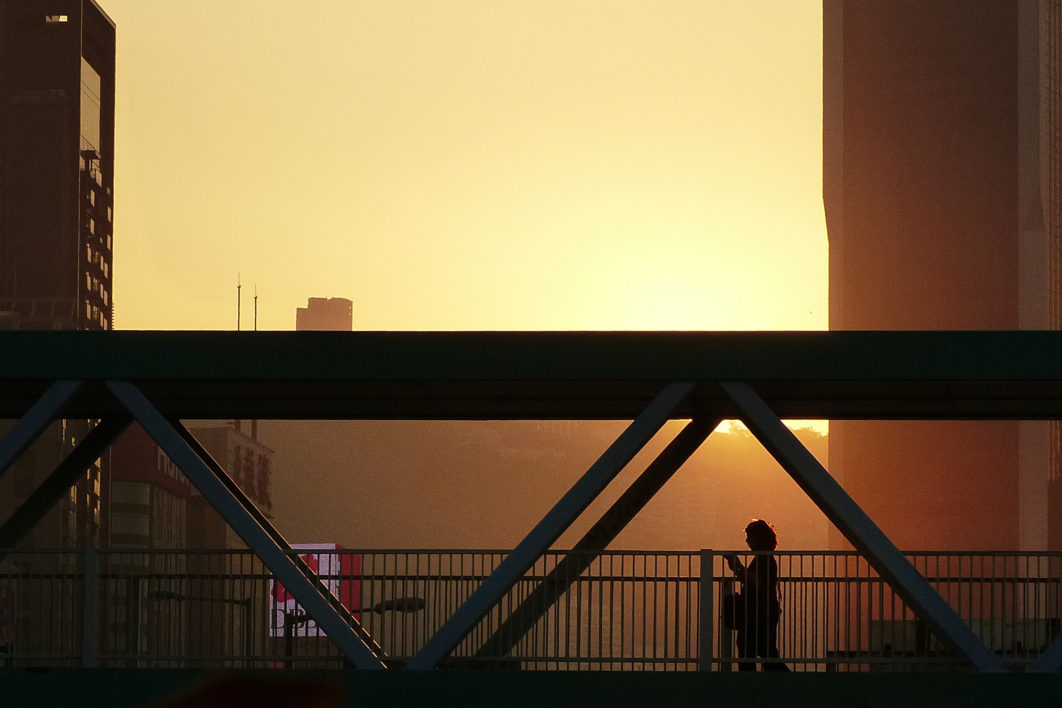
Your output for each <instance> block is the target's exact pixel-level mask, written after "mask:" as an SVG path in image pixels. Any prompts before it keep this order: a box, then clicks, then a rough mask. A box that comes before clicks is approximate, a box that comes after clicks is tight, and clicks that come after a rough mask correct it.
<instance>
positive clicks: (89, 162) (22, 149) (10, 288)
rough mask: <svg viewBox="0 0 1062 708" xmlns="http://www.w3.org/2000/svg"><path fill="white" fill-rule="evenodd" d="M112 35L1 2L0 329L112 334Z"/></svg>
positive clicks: (67, 14) (69, 1) (104, 28)
mask: <svg viewBox="0 0 1062 708" xmlns="http://www.w3.org/2000/svg"><path fill="white" fill-rule="evenodd" d="M114 48H115V27H114V23H113V22H111V20H110V19H109V18H108V17H107V15H106V14H104V12H103V11H102V10H101V9H100V7H99V6H98V5H97V4H96V3H95V2H93V1H92V0H0V130H2V132H0V199H2V204H0V207H2V208H0V328H4V329H110V327H111V320H112V317H111V308H112V290H111V281H112V274H111V268H112V263H113V259H112V250H113V231H112V223H113V211H112V206H113V188H114Z"/></svg>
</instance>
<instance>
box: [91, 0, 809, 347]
mask: <svg viewBox="0 0 1062 708" xmlns="http://www.w3.org/2000/svg"><path fill="white" fill-rule="evenodd" d="M105 5H106V10H107V12H108V14H109V15H110V16H111V17H112V18H113V19H114V21H115V23H116V25H117V27H118V38H119V39H118V57H117V67H118V68H117V74H118V87H117V115H116V122H117V128H116V134H117V145H116V168H115V173H116V187H115V266H114V271H115V311H116V327H117V328H119V329H234V328H235V325H236V292H235V285H236V275H237V273H240V274H241V278H242V281H243V284H244V286H245V290H244V292H245V294H246V293H247V292H250V290H251V289H252V288H254V287H257V291H258V294H259V300H258V305H259V311H258V324H259V329H263V330H270V329H279V330H284V329H293V327H294V319H295V309H296V308H297V307H300V306H305V303H306V299H307V298H309V297H345V298H349V299H351V300H353V301H354V327H355V329H360V330H759V329H770V330H796V329H825V328H826V326H827V316H826V306H827V297H826V291H827V282H826V281H827V244H826V235H825V226H824V220H823V214H822V200H821V8H820V6H819V5H818V4H817V3H785V4H780V3H772V2H766V0H763V1H754V2H748V3H742V4H740V5H734V4H730V3H719V2H706V3H699V4H693V5H690V4H688V3H685V2H678V1H674V2H661V3H652V4H650V3H644V4H641V3H633V4H623V5H620V4H617V3H612V2H606V1H605V0H586V2H580V3H578V4H572V3H563V2H550V1H544V2H536V3H527V2H518V1H516V0H490V1H488V0H472V1H470V2H467V3H462V4H460V5H454V4H453V3H448V2H444V1H443V0H426V1H425V2H423V3H418V4H417V5H416V7H415V8H414V7H412V6H405V5H403V4H400V3H391V2H383V1H382V0H375V1H369V2H365V3H358V4H356V5H353V4H352V5H344V6H337V5H335V4H334V3H325V2H323V1H322V0H310V1H308V2H304V3H301V4H299V5H298V6H297V7H296V6H292V5H291V4H290V3H282V2H280V1H279V0H260V2H257V3H256V4H255V12H253V13H249V14H248V13H246V12H245V6H244V5H243V4H242V3H237V2H235V1H234V0H221V1H217V2H215V1H213V0H212V1H211V2H207V1H206V0H190V1H189V2H185V3H170V4H156V3H143V2H140V0H107V2H106V3H105ZM325 9H327V13H323V10H325ZM323 14H324V15H327V16H328V17H329V18H330V19H329V22H328V23H327V24H323V23H321V21H320V18H321V17H322V16H323ZM235 27H239V32H234V31H233V29H234V28H235ZM175 245H176V246H177V247H175ZM250 308H251V304H250V298H244V301H243V309H242V320H243V321H244V322H249V321H250V320H251V309H250Z"/></svg>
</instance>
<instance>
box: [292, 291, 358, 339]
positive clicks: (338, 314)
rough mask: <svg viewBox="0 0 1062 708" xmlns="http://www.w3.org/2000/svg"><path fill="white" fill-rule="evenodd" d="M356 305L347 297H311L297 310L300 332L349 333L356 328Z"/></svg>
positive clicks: (296, 324) (296, 323)
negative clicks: (354, 312) (304, 305)
mask: <svg viewBox="0 0 1062 708" xmlns="http://www.w3.org/2000/svg"><path fill="white" fill-rule="evenodd" d="M353 311H354V303H352V302H351V301H350V300H348V299H346V298H345V297H328V298H325V297H311V298H309V299H308V300H307V301H306V307H299V308H296V309H295V329H296V330H297V331H299V332H311V331H318V332H319V331H326V332H349V331H351V330H352V329H353V328H354V315H353Z"/></svg>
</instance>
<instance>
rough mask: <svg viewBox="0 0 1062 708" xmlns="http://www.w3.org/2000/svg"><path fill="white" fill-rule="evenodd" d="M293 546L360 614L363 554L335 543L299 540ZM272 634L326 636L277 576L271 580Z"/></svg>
mask: <svg viewBox="0 0 1062 708" xmlns="http://www.w3.org/2000/svg"><path fill="white" fill-rule="evenodd" d="M291 547H292V549H294V550H296V551H298V552H299V557H300V558H302V560H303V562H305V563H306V565H308V566H309V567H310V570H312V571H314V572H315V573H317V576H318V577H319V578H320V579H321V581H322V582H323V583H324V584H325V585H326V586H328V589H329V590H331V591H332V593H333V594H334V595H335V596H336V597H338V598H339V601H340V603H342V605H343V606H344V607H346V608H347V609H348V610H350V611H351V613H352V614H353V615H354V616H355V617H357V616H358V610H359V609H360V608H361V578H360V576H361V556H360V555H357V554H355V553H348V552H345V551H343V548H342V546H339V545H337V544H335V543H296V544H292V546H291ZM269 609H270V621H269V636H271V637H283V636H286V635H287V634H288V633H289V632H290V635H291V636H294V637H323V636H325V633H324V631H322V630H321V629H320V628H319V627H318V626H317V623H316V622H314V621H313V620H312V619H310V618H309V617H307V616H306V613H305V610H303V609H302V607H301V606H300V605H299V603H298V602H296V601H295V598H294V597H293V596H292V595H291V593H290V592H288V589H287V588H285V587H284V585H283V583H279V582H277V581H276V579H273V580H270V581H269Z"/></svg>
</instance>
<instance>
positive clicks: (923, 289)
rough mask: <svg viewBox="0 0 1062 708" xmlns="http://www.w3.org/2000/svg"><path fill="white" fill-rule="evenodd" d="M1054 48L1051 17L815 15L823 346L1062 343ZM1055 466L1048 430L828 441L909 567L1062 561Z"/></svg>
mask: <svg viewBox="0 0 1062 708" xmlns="http://www.w3.org/2000/svg"><path fill="white" fill-rule="evenodd" d="M1060 48H1062V2H1060V1H1059V0H1044V1H1040V0H993V1H992V2H970V1H969V0H933V1H932V2H925V1H924V0H851V1H846V0H824V2H823V200H824V204H825V209H826V223H827V230H828V234H829V253H830V329H835V330H853V329H912V330H924V329H941V330H949V329H1059V328H1060V327H1062V274H1060V268H1062V253H1060V250H1062V205H1060V191H1062V185H1060V154H1059V153H1060V144H1062V137H1060V129H1062V109H1060V100H1062V91H1060V78H1059V77H1060V70H1062V61H1060V54H1059V53H1060ZM1001 356H1005V353H1001ZM1060 449H1062V443H1060V428H1059V425H1058V424H1057V423H1053V422H1052V423H1047V422H1013V423H1010V422H1003V423H1000V422H990V423H967V422H962V423H959V422H934V423H925V422H917V423H911V422H841V423H833V424H831V426H830V452H829V456H830V467H831V470H833V471H834V472H835V473H836V474H837V475H838V476H839V477H840V479H841V481H842V483H843V484H844V486H845V487H846V488H847V489H848V490H849V491H850V492H851V493H852V494H853V496H854V497H855V498H856V500H857V501H859V502H860V503H861V504H862V505H863V506H864V508H865V509H867V511H868V513H870V515H871V517H872V518H874V519H875V520H876V521H878V522H879V524H880V525H881V526H882V527H883V528H884V529H885V530H886V532H888V533H890V535H891V536H892V537H893V538H894V540H896V542H897V543H898V545H900V546H901V547H909V548H953V549H955V548H987V549H1003V548H1028V549H1043V548H1047V547H1050V548H1062V524H1060V521H1062V512H1058V511H1055V513H1054V514H1053V515H1050V514H1049V510H1059V509H1062V488H1060V477H1059V475H1060V469H1062V452H1060ZM1049 517H1050V518H1049Z"/></svg>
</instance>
